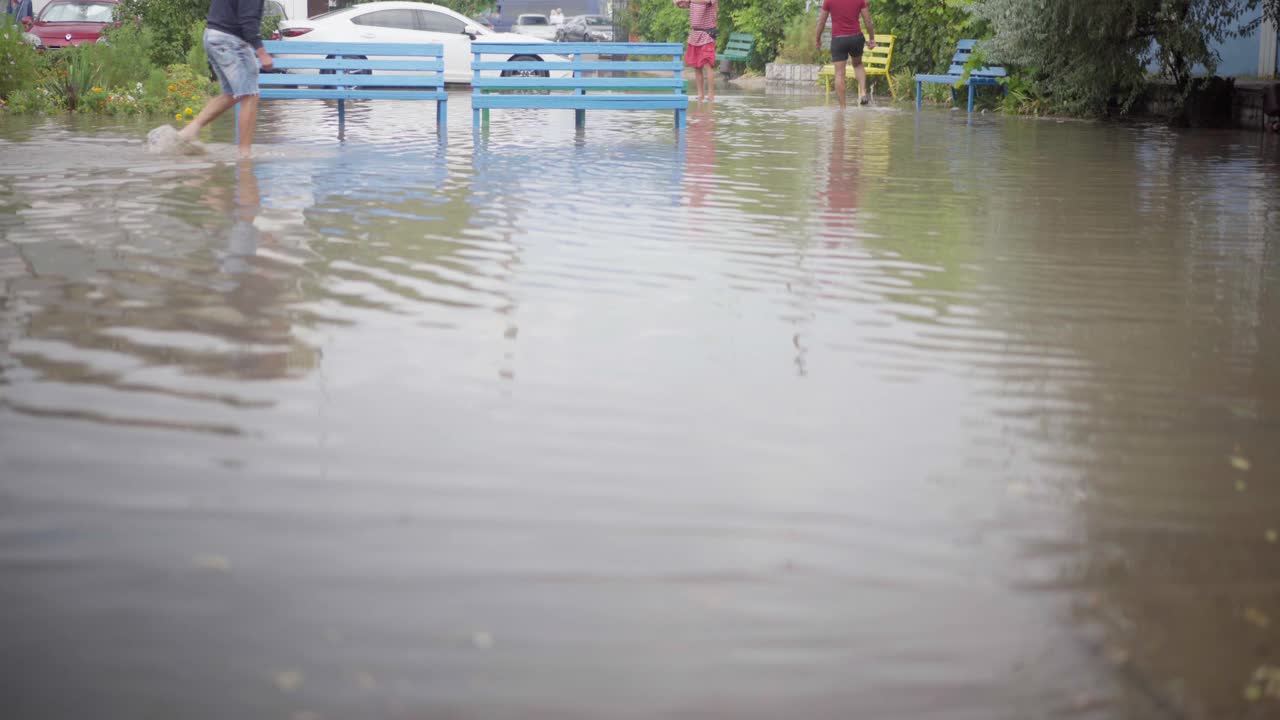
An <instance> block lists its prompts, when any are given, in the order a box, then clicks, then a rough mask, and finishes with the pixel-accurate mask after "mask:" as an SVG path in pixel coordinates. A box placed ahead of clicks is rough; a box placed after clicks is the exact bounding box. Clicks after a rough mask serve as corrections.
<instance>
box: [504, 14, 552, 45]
mask: <svg viewBox="0 0 1280 720" xmlns="http://www.w3.org/2000/svg"><path fill="white" fill-rule="evenodd" d="M556 27H557V26H555V25H552V24H551V21H550V20H548V19H547V16H546V15H539V14H537V13H524V14H523V15H517V16H516V21H515V23H513V24H512V25H511V31H512V32H515V33H518V34H520V35H528V36H529V37H536V38H541V39H543V40H555V39H556Z"/></svg>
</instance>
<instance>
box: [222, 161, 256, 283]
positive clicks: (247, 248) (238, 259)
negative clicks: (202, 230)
mask: <svg viewBox="0 0 1280 720" xmlns="http://www.w3.org/2000/svg"><path fill="white" fill-rule="evenodd" d="M260 206H261V199H260V195H259V193H258V176H257V175H255V174H254V172H253V161H252V160H241V161H240V163H239V164H238V165H237V166H236V204H235V212H234V214H233V215H232V224H231V233H230V235H229V236H228V238H227V256H226V257H225V258H224V259H223V261H222V269H223V271H225V272H228V273H242V272H246V271H247V270H249V260H250V259H251V258H252V257H253V256H254V255H256V254H257V252H258V243H259V242H260V241H261V239H262V233H261V231H259V230H258V228H257V227H255V226H254V224H253V221H254V220H256V219H257V217H258V210H259V208H260Z"/></svg>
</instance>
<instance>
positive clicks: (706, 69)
mask: <svg viewBox="0 0 1280 720" xmlns="http://www.w3.org/2000/svg"><path fill="white" fill-rule="evenodd" d="M675 3H676V6H677V7H682V8H688V9H689V39H688V45H687V47H686V48H685V51H684V64H685V65H688V66H689V67H691V68H693V77H694V80H695V81H697V86H698V102H702V101H703V100H707V101H711V100H715V99H716V83H715V75H714V68H715V64H716V23H717V22H718V18H717V9H718V6H719V3H718V1H717V0H675ZM704 76H705V79H704Z"/></svg>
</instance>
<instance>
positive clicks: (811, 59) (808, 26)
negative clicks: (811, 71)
mask: <svg viewBox="0 0 1280 720" xmlns="http://www.w3.org/2000/svg"><path fill="white" fill-rule="evenodd" d="M817 28H818V13H817V11H816V10H815V11H810V12H807V13H802V14H800V15H796V16H795V17H793V18H791V22H789V23H787V28H786V31H785V33H784V34H783V36H782V45H780V46H779V47H778V59H779V60H781V61H783V62H788V63H794V64H797V65H826V64H827V63H829V62H831V52H830V50H828V49H827V48H825V47H824V48H822V49H818V46H817V43H815V42H814V34H815V32H816V31H817Z"/></svg>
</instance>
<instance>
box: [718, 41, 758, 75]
mask: <svg viewBox="0 0 1280 720" xmlns="http://www.w3.org/2000/svg"><path fill="white" fill-rule="evenodd" d="M755 46H756V36H755V35H752V34H751V33H733V34H732V35H730V36H729V42H727V43H725V46H724V50H722V51H721V52H720V59H721V60H727V61H729V62H731V63H732V62H740V63H745V62H746V61H747V60H748V58H750V57H751V51H752V50H754V49H755ZM724 70H725V71H726V72H728V68H724Z"/></svg>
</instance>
